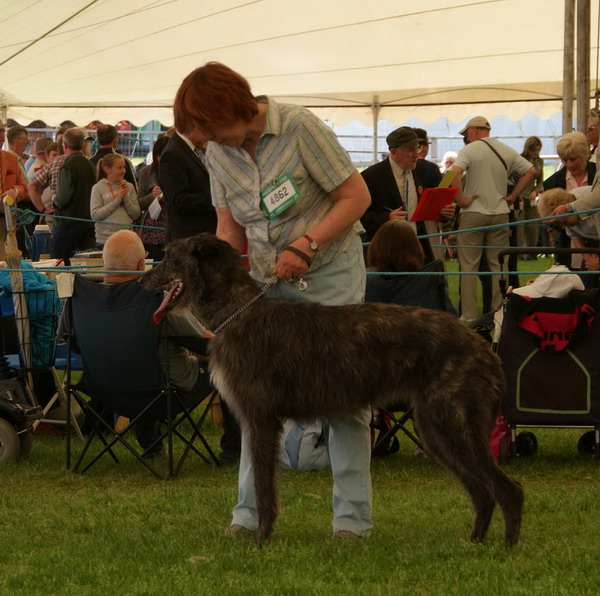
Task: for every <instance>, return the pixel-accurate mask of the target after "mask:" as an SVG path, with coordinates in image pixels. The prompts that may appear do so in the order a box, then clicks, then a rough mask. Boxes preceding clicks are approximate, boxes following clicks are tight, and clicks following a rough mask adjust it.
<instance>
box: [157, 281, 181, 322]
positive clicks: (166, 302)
mask: <svg viewBox="0 0 600 596" xmlns="http://www.w3.org/2000/svg"><path fill="white" fill-rule="evenodd" d="M182 288H183V284H182V283H181V282H180V281H177V282H175V283H174V284H173V287H172V288H171V289H170V290H169V291H168V292H167V294H166V295H165V297H164V299H163V301H162V302H161V304H160V306H159V307H158V308H157V309H156V310H155V311H154V314H153V315H152V320H153V321H154V322H155V323H156V324H157V325H158V324H159V323H160V322H161V321H162V320H163V319H164V318H165V317H166V316H167V313H168V312H169V311H170V310H171V309H172V308H173V306H174V304H175V302H176V301H177V297H178V296H179V294H181V290H182Z"/></svg>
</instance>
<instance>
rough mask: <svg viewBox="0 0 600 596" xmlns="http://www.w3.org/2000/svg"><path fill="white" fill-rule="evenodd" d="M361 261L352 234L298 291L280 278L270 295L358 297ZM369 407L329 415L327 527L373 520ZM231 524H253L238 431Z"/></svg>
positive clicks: (362, 528)
mask: <svg viewBox="0 0 600 596" xmlns="http://www.w3.org/2000/svg"><path fill="white" fill-rule="evenodd" d="M365 279H366V274H365V264H364V259H363V252H362V246H361V243H360V238H359V237H358V236H356V238H355V239H354V240H353V242H352V243H351V245H350V246H349V248H348V250H347V251H346V252H345V253H343V254H341V255H340V256H339V257H338V258H337V259H336V260H335V261H333V262H331V263H328V264H327V265H323V266H322V267H320V268H319V269H317V270H315V271H310V272H309V273H307V274H306V275H305V277H304V280H305V281H306V283H307V284H308V286H307V288H306V290H305V291H304V292H301V291H300V290H299V288H298V286H297V285H296V284H295V283H293V282H290V283H286V282H285V281H283V280H280V281H279V283H278V284H277V285H275V286H272V287H271V288H269V291H268V294H269V296H270V297H272V298H280V299H282V300H292V301H296V302H320V303H321V304H325V305H328V306H339V305H343V304H356V303H359V302H362V301H363V298H364V289H365ZM370 421H371V410H370V408H364V410H361V411H360V412H357V413H356V414H355V415H353V416H349V417H345V418H343V419H340V420H338V421H335V422H333V423H331V424H330V426H329V441H328V448H329V458H330V460H331V471H332V474H333V531H334V532H337V531H338V530H348V531H350V532H353V533H354V534H357V535H359V536H368V535H369V533H370V531H371V528H372V527H373V523H372V521H371V516H372V510H373V505H372V500H373V499H372V493H371V473H370V465H371V436H370V430H369V423H370ZM231 523H232V525H233V524H235V525H240V526H244V527H245V528H248V529H249V530H256V529H257V528H258V514H257V511H256V495H255V492H254V473H253V470H252V462H251V459H250V453H249V450H248V444H247V437H245V436H244V434H243V433H242V454H241V459H240V470H239V481H238V503H237V505H236V506H235V507H234V509H233V519H232V522H231Z"/></svg>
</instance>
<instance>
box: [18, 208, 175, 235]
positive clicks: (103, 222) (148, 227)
mask: <svg viewBox="0 0 600 596" xmlns="http://www.w3.org/2000/svg"><path fill="white" fill-rule="evenodd" d="M18 211H21V212H22V213H26V214H32V216H33V217H32V218H31V220H30V221H28V222H26V223H31V222H32V221H33V220H34V219H35V218H36V217H38V216H41V215H44V214H42V213H36V212H35V211H31V210H30V209H19V210H18ZM44 217H50V218H52V219H66V220H69V221H83V222H85V223H101V224H107V225H111V226H121V227H124V228H142V229H144V228H145V229H149V230H166V228H165V227H162V226H147V225H145V224H128V223H122V222H119V221H106V220H103V219H86V218H85V217H69V216H68V215H55V214H54V213H52V214H45V215H44ZM20 225H22V224H20Z"/></svg>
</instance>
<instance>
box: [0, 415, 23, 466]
mask: <svg viewBox="0 0 600 596" xmlns="http://www.w3.org/2000/svg"><path fill="white" fill-rule="evenodd" d="M19 450H20V443H19V435H18V434H17V429H16V428H15V427H14V426H13V425H12V424H11V423H10V422H8V421H7V420H4V418H0V462H5V461H10V460H11V459H16V458H17V457H18V456H19Z"/></svg>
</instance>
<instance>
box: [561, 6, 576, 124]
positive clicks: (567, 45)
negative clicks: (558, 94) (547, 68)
mask: <svg viewBox="0 0 600 596" xmlns="http://www.w3.org/2000/svg"><path fill="white" fill-rule="evenodd" d="M574 52H575V0H565V40H564V48H563V109H562V133H563V134H565V133H567V132H571V131H572V130H573V86H574V81H573V79H574V74H575V73H574V59H573V55H574Z"/></svg>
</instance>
